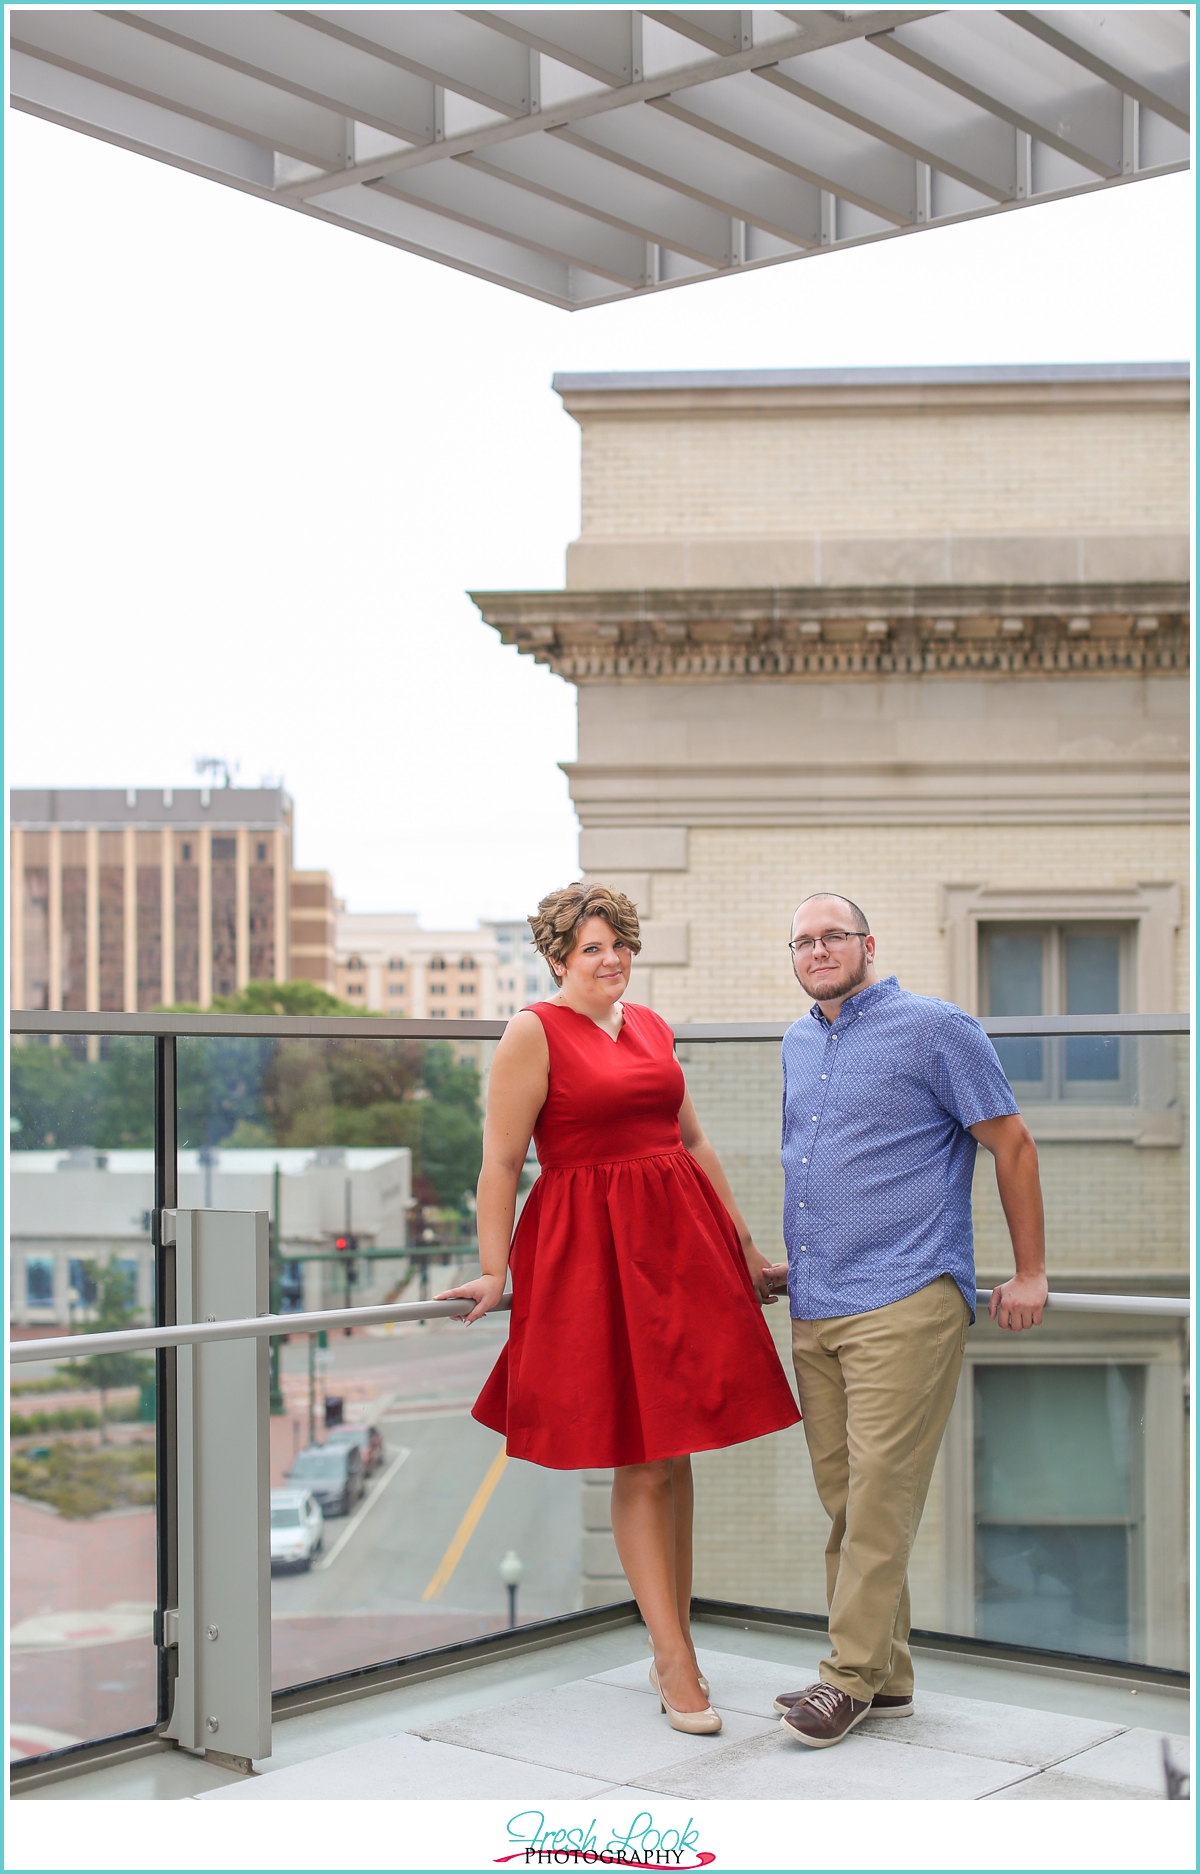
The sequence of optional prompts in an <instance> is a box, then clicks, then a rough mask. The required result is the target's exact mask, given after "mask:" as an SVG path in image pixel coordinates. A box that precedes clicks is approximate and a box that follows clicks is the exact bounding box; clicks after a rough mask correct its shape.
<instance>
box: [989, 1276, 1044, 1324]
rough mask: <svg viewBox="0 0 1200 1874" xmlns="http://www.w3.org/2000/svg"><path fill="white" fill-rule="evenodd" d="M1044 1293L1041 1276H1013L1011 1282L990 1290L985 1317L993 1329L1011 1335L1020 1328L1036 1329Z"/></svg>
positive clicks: (1039, 1320)
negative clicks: (989, 1320)
mask: <svg viewBox="0 0 1200 1874" xmlns="http://www.w3.org/2000/svg"><path fill="white" fill-rule="evenodd" d="M1048 1293H1049V1290H1048V1289H1047V1286H1046V1278H1045V1276H1044V1275H1014V1276H1013V1278H1012V1280H1011V1282H1002V1283H1001V1285H1000V1287H999V1288H994V1289H993V1290H992V1299H991V1301H990V1302H989V1303H988V1315H989V1317H990V1319H991V1320H993V1321H994V1322H995V1323H996V1326H997V1327H1006V1328H1011V1329H1012V1331H1013V1333H1014V1334H1019V1333H1020V1332H1021V1330H1022V1328H1026V1327H1040V1326H1041V1325H1042V1309H1043V1308H1044V1307H1045V1306H1046V1296H1047V1294H1048Z"/></svg>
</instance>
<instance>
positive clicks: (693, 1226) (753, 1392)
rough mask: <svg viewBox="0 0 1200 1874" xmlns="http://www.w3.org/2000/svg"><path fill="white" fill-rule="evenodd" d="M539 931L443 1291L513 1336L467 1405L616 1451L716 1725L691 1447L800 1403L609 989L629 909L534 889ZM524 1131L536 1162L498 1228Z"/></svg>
mask: <svg viewBox="0 0 1200 1874" xmlns="http://www.w3.org/2000/svg"><path fill="white" fill-rule="evenodd" d="M531 922H532V928H533V940H534V943H535V944H536V945H537V947H538V949H539V950H540V951H541V953H542V955H543V956H544V957H545V958H546V960H547V962H548V963H549V965H550V969H551V971H552V972H553V975H554V978H555V981H556V983H557V984H558V994H557V995H556V996H554V997H553V998H552V999H551V1000H550V1001H548V1002H539V1003H537V1004H535V1005H534V1006H533V1007H532V1008H529V1009H523V1010H522V1011H521V1013H520V1014H519V1015H516V1016H514V1018H513V1020H512V1021H511V1022H510V1023H509V1024H508V1027H507V1028H506V1029H505V1032H504V1037H503V1039H502V1040H501V1042H500V1044H499V1046H498V1047H497V1049H496V1053H495V1057H494V1059H493V1062H492V1069H491V1076H490V1079H489V1084H488V1101H487V1119H486V1123H485V1126H484V1135H483V1170H482V1173H481V1175H480V1179H479V1199H478V1204H479V1208H478V1220H479V1252H480V1254H479V1260H480V1266H481V1269H482V1274H481V1275H480V1276H479V1277H478V1279H477V1280H476V1281H474V1282H467V1283H464V1285H463V1286H462V1287H461V1288H453V1289H449V1290H447V1292H446V1295H445V1296H439V1298H438V1299H439V1300H445V1299H448V1298H449V1297H451V1296H455V1297H457V1296H462V1297H465V1298H467V1299H469V1300H470V1301H472V1302H474V1304H475V1306H474V1307H473V1309H472V1311H471V1313H470V1314H469V1315H467V1316H466V1320H467V1322H468V1323H469V1322H471V1321H477V1320H478V1319H479V1318H480V1316H481V1315H484V1314H486V1313H487V1312H488V1311H489V1309H491V1308H494V1307H495V1305H496V1303H497V1302H498V1301H499V1299H500V1296H501V1295H502V1294H503V1292H504V1282H505V1274H506V1270H507V1267H508V1260H509V1243H510V1240H511V1241H512V1274H513V1294H512V1319H511V1325H510V1329H509V1337H508V1343H507V1345H506V1347H505V1348H504V1350H503V1352H502V1353H501V1355H500V1358H499V1360H498V1361H497V1362H496V1365H495V1367H494V1369H493V1371H492V1373H491V1376H490V1377H489V1379H488V1381H487V1383H486V1384H485V1386H484V1388H483V1391H482V1392H481V1393H480V1395H479V1398H478V1400H477V1401H476V1403H475V1407H474V1416H475V1417H476V1418H477V1419H479V1420H480V1421H481V1423H483V1424H484V1425H489V1426H491V1427H492V1429H493V1430H494V1431H498V1432H502V1433H503V1434H504V1436H505V1438H506V1440H507V1446H508V1451H509V1454H510V1456H512V1457H519V1458H526V1459H528V1460H529V1461H530V1462H532V1463H534V1464H545V1465H548V1466H550V1467H551V1468H552V1469H556V1470H592V1469H597V1470H598V1469H605V1470H606V1469H608V1468H609V1467H610V1466H611V1467H613V1470H614V1481H613V1492H612V1526H613V1535H614V1536H615V1538H616V1544H617V1553H618V1554H619V1556H620V1558H621V1566H622V1567H623V1568H624V1570H625V1573H626V1575H627V1577H628V1579H629V1584H630V1586H631V1588H632V1589H633V1592H634V1594H635V1596H636V1597H637V1603H638V1607H639V1609H640V1610H641V1614H642V1618H643V1619H644V1621H645V1623H646V1626H647V1628H648V1629H649V1632H650V1635H651V1644H652V1646H653V1649H654V1665H653V1667H652V1668H651V1672H650V1677H651V1681H652V1683H653V1685H654V1687H655V1690H656V1691H657V1692H658V1694H659V1701H660V1707H661V1709H662V1710H663V1711H665V1712H666V1713H667V1715H668V1716H669V1718H670V1721H671V1724H672V1725H673V1726H674V1727H675V1729H676V1730H685V1731H693V1732H706V1733H707V1732H714V1731H719V1730H720V1728H721V1720H720V1718H719V1717H718V1715H717V1713H716V1712H715V1711H713V1710H712V1708H711V1706H710V1705H709V1702H708V1686H707V1684H706V1683H705V1681H704V1680H703V1679H702V1678H701V1677H700V1674H699V1671H698V1668H697V1665H696V1655H695V1650H694V1648H693V1646H692V1639H691V1631H690V1626H689V1609H690V1602H691V1589H692V1473H691V1460H690V1453H691V1452H693V1451H710V1450H714V1449H717V1448H719V1447H723V1446H726V1445H733V1444H740V1443H742V1442H743V1441H744V1440H745V1439H748V1438H761V1437H762V1436H764V1434H765V1433H767V1432H773V1431H779V1430H780V1429H781V1428H782V1427H783V1426H785V1425H792V1424H795V1422H796V1421H797V1419H798V1418H799V1417H800V1414H799V1412H798V1411H797V1409H796V1404H795V1401H794V1400H793V1398H792V1394H791V1391H790V1389H789V1387H788V1385H787V1382H786V1381H785V1379H784V1377H783V1370H782V1368H781V1367H780V1364H779V1360H778V1358H777V1357H776V1353H775V1349H774V1345H773V1344H772V1341H771V1336H770V1334H769V1333H768V1331H767V1327H766V1324H765V1322H764V1321H763V1319H762V1314H761V1311H760V1304H761V1303H764V1302H766V1301H767V1300H769V1299H771V1298H772V1297H771V1295H770V1285H769V1278H768V1275H767V1269H768V1264H767V1262H766V1260H765V1258H764V1257H763V1256H761V1255H760V1254H759V1252H758V1250H757V1249H756V1248H755V1246H754V1244H753V1242H752V1241H751V1237H750V1232H749V1230H748V1229H747V1227H746V1225H745V1222H744V1221H743V1219H742V1217H741V1214H740V1213H739V1211H738V1208H737V1205H736V1204H735V1203H734V1199H733V1193H732V1192H731V1190H730V1188H729V1184H728V1182H727V1180H726V1177H725V1174H724V1172H723V1171H722V1170H721V1167H720V1164H719V1163H718V1160H717V1155H716V1153H715V1152H714V1151H713V1148H712V1146H711V1145H710V1144H709V1142H708V1140H707V1139H706V1138H705V1136H704V1133H703V1132H702V1131H701V1129H700V1124H699V1121H698V1120H697V1118H696V1114H695V1111H694V1109H693V1107H692V1102H691V1099H690V1098H689V1096H688V1093H687V1089H686V1086H685V1084H684V1078H683V1073H682V1070H681V1069H680V1066H679V1063H678V1061H677V1060H676V1059H675V1054H674V1037H673V1035H672V1033H671V1030H670V1028H668V1026H667V1024H666V1023H665V1022H664V1021H663V1020H662V1018H661V1017H660V1016H658V1015H656V1014H654V1012H653V1010H651V1009H648V1008H645V1007H643V1006H641V1005H640V1004H638V1003H626V1002H624V1001H623V1000H622V997H623V995H624V992H625V989H626V987H627V985H628V982H629V971H630V967H631V965H632V962H633V958H634V956H635V954H636V953H637V951H638V950H640V948H641V943H640V941H639V937H638V920H637V912H636V910H635V909H634V907H633V905H632V904H631V903H630V901H629V899H628V898H626V897H625V896H624V895H623V894H622V893H620V892H612V891H609V890H608V888H607V887H606V886H604V885H587V884H578V885H569V886H567V887H566V889H565V890H563V891H557V892H552V893H551V894H550V896H549V897H547V898H543V899H542V902H541V904H540V905H539V906H538V910H537V915H536V917H534V918H533V919H532V920H531ZM531 1135H532V1136H533V1137H535V1138H536V1142H537V1153H538V1160H539V1163H540V1165H541V1176H540V1177H539V1178H538V1180H537V1183H536V1184H535V1185H534V1187H533V1190H532V1191H531V1192H530V1195H529V1199H528V1202H527V1203H526V1205H525V1208H524V1210H523V1211H522V1213H521V1221H520V1224H519V1226H518V1228H517V1232H516V1236H515V1238H514V1237H513V1216H514V1212H515V1208H516V1198H517V1181H518V1178H519V1177H520V1174H521V1168H522V1166H523V1165H524V1163H525V1154H526V1151H527V1150H528V1147H529V1140H530V1137H531Z"/></svg>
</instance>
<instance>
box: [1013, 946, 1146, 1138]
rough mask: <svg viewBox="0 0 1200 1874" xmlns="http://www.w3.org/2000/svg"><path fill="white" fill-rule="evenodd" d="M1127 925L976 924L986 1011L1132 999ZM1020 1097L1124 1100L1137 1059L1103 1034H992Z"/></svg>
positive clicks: (1058, 1008)
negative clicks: (1055, 1037)
mask: <svg viewBox="0 0 1200 1874" xmlns="http://www.w3.org/2000/svg"><path fill="white" fill-rule="evenodd" d="M1132 981H1133V926H1132V925H1131V924H1115V923H1114V924H1083V923H1078V924H1077V923H1064V924H1025V923H1021V924H981V925H980V926H979V987H980V1001H981V1006H982V1008H983V1011H984V1013H985V1014H987V1015H1120V1014H1122V1013H1123V1012H1125V1011H1126V1010H1128V1009H1129V1007H1130V1005H1131V1002H1132V995H1131V986H1132ZM995 1048H996V1052H997V1054H998V1055H999V1056H1000V1062H1001V1065H1002V1066H1003V1068H1004V1071H1005V1073H1006V1074H1007V1075H1008V1078H1009V1080H1010V1081H1011V1082H1012V1085H1013V1090H1014V1092H1015V1093H1016V1095H1017V1098H1018V1100H1019V1101H1020V1100H1022V1099H1024V1100H1073V1101H1087V1102H1094V1101H1105V1100H1116V1101H1128V1100H1129V1099H1130V1098H1131V1097H1132V1092H1133V1089H1132V1083H1131V1078H1130V1077H1131V1074H1132V1071H1133V1064H1134V1059H1135V1054H1134V1050H1133V1049H1132V1048H1131V1047H1130V1046H1129V1044H1128V1043H1126V1042H1122V1041H1120V1040H1118V1039H1116V1038H1115V1037H1110V1036H1106V1035H1095V1036H1093V1035H1072V1036H1069V1037H1068V1038H1067V1039H1065V1040H1064V1041H1054V1040H1049V1039H1042V1038H1038V1037H1034V1036H1030V1037H1025V1036H1020V1037H1016V1036H1014V1037H1011V1038H1009V1037H1004V1036H997V1037H996V1038H995Z"/></svg>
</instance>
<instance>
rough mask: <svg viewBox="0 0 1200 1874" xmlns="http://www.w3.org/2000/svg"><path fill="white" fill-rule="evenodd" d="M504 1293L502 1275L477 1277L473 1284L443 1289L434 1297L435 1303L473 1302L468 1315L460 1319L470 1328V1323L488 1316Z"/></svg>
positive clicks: (465, 1283)
mask: <svg viewBox="0 0 1200 1874" xmlns="http://www.w3.org/2000/svg"><path fill="white" fill-rule="evenodd" d="M503 1293H504V1277H503V1276H502V1275H478V1276H476V1278H475V1280H474V1281H473V1282H464V1283H463V1285H462V1287H461V1288H447V1289H443V1291H442V1293H441V1294H440V1295H435V1296H434V1300H435V1301H473V1302H474V1303H475V1306H474V1308H473V1309H472V1310H471V1312H470V1314H465V1315H464V1316H463V1317H462V1320H463V1326H464V1327H470V1325H471V1323H472V1321H478V1320H479V1319H480V1317H481V1316H482V1315H485V1314H490V1313H491V1311H492V1309H493V1308H494V1307H495V1306H496V1303H497V1302H498V1301H499V1299H500V1297H501V1295H503Z"/></svg>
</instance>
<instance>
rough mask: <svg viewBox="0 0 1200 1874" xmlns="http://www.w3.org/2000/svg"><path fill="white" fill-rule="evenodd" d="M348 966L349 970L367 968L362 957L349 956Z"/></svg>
mask: <svg viewBox="0 0 1200 1874" xmlns="http://www.w3.org/2000/svg"><path fill="white" fill-rule="evenodd" d="M346 968H347V969H348V970H361V969H365V968H366V964H365V963H364V962H363V960H362V958H361V957H347V959H346Z"/></svg>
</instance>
